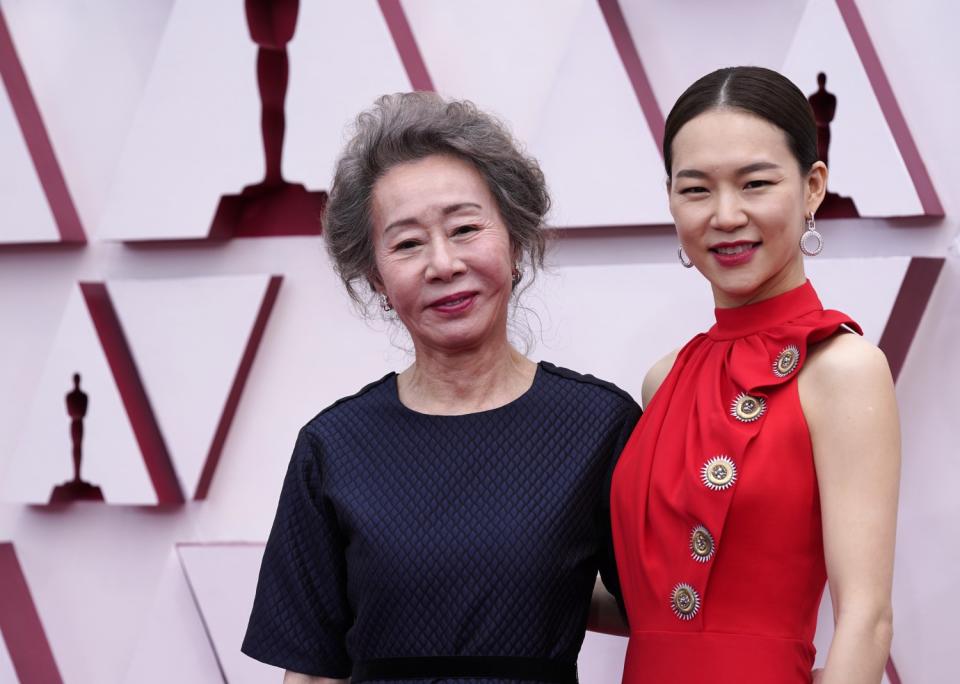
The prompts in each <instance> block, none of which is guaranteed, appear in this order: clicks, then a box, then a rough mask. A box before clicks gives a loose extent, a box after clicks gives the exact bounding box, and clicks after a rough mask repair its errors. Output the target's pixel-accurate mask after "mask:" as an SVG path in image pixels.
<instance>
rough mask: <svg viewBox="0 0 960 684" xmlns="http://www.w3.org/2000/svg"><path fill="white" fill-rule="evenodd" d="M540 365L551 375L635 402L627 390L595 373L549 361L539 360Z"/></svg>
mask: <svg viewBox="0 0 960 684" xmlns="http://www.w3.org/2000/svg"><path fill="white" fill-rule="evenodd" d="M540 367H541V368H543V370H544V371H546V372H548V373H550V374H551V375H555V376H557V377H560V378H564V379H565V380H572V381H573V382H579V383H582V384H584V385H593V386H594V387H599V388H601V389H604V390H606V391H608V392H611V393H613V394H615V395H617V396H618V397H620V398H621V399H624V400H625V401H626V402H627V403H628V404H636V403H637V401H636V400H635V399H634V398H633V397H632V396H630V393H629V392H627V391H626V390H624V389H621V388H620V387H618V386H617V385H615V384H613V383H612V382H608V381H607V380H601V379H600V378H598V377H596V376H595V375H590V374H589V373H578V372H577V371H574V370H570V369H569V368H563V367H562V366H556V365H554V364H552V363H550V362H549V361H541V362H540ZM638 405H639V404H638Z"/></svg>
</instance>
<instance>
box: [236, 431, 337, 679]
mask: <svg viewBox="0 0 960 684" xmlns="http://www.w3.org/2000/svg"><path fill="white" fill-rule="evenodd" d="M320 457H321V453H320V445H319V444H318V443H317V441H316V439H315V438H314V437H313V436H312V435H310V434H309V432H308V431H307V429H306V428H304V429H303V430H301V431H300V434H299V436H298V437H297V443H296V446H295V447H294V450H293V456H292V458H291V459H290V465H289V467H288V469H287V475H286V478H285V479H284V483H283V489H282V491H281V493H280V502H279V504H278V505H277V515H276V518H275V519H274V522H273V528H272V529H271V531H270V538H269V539H268V540H267V546H266V549H265V550H264V554H263V561H262V563H261V565H260V578H259V580H258V582H257V592H256V596H255V597H254V602H253V610H252V612H251V614H250V622H249V624H248V625H247V634H246V636H245V638H244V640H243V646H242V647H241V650H242V651H243V652H244V653H246V654H247V655H248V656H250V657H252V658H256V659H257V660H260V661H262V662H264V663H268V664H270V665H275V666H277V667H280V668H284V669H287V670H292V671H294V672H300V673H303V674H307V675H313V676H323V677H331V678H344V677H349V676H350V670H351V663H350V658H349V656H348V655H347V652H346V646H345V634H346V631H347V629H349V627H350V624H351V623H352V616H351V612H350V609H349V605H348V603H347V597H346V583H347V580H346V564H345V561H344V542H343V539H342V535H341V533H340V530H339V529H338V527H337V524H336V518H335V514H334V511H333V510H332V508H331V507H330V506H329V504H328V503H326V502H324V501H323V498H322V493H321V483H322V471H321V463H322V461H321V458H320Z"/></svg>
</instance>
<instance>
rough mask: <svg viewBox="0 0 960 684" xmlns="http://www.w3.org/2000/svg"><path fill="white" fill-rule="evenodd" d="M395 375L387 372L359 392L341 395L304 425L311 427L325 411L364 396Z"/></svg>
mask: <svg viewBox="0 0 960 684" xmlns="http://www.w3.org/2000/svg"><path fill="white" fill-rule="evenodd" d="M393 375H394V374H393V372H390V373H387V374H386V375H384V376H383V377H382V378H380V379H379V380H374V381H373V382H371V383H369V384H367V385H364V386H363V387H362V388H360V390H358V391H357V392H355V393H353V394H350V395H348V396H346V397H340V398H339V399H337V400H336V401H335V402H333V403H332V404H330V405H329V406H327V407H326V408H324V409H322V410H321V411H320V412H319V413H317V414H316V415H315V416H314V417H313V418H311V419H310V420H308V421H307V422H306V424H305V425H304V427H305V428H307V427H309V426H310V425H311V424H312V423H313V422H314V421H315V420H317V418H319V417H320V416H322V415H324V414H325V413H328V412H330V411H332V410H333V409H335V408H337V407H338V406H340V405H341V404H345V403H347V402H349V401H352V400H354V399H359V398H360V397H362V396H363V395H364V394H367V393H368V392H371V391H372V390H374V389H376V388H377V387H379V386H380V385H382V384H383V383H385V382H386V381H387V380H389V379H390V378H391V377H393Z"/></svg>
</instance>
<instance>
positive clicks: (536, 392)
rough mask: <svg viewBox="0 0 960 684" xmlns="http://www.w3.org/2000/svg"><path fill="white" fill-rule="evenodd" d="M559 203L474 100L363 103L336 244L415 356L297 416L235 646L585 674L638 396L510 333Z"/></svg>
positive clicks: (367, 662) (310, 655) (344, 271)
mask: <svg viewBox="0 0 960 684" xmlns="http://www.w3.org/2000/svg"><path fill="white" fill-rule="evenodd" d="M548 206H549V197H548V195H547V192H546V188H545V185H544V180H543V175H542V173H541V172H540V169H539V167H538V166H537V164H536V162H535V161H534V160H533V159H530V158H529V157H525V156H524V155H522V154H521V153H520V152H518V150H517V147H516V145H515V144H514V142H513V140H512V139H511V137H510V136H509V134H507V133H506V131H505V130H504V129H503V128H502V126H500V125H499V124H498V123H496V122H495V121H494V120H493V119H491V118H490V117H489V116H487V115H485V114H483V113H482V112H480V111H478V110H477V109H476V107H474V106H473V105H472V104H470V103H467V102H448V101H444V100H443V99H441V98H439V97H438V96H436V95H432V94H427V93H409V94H402V95H392V96H385V97H383V98H381V99H380V100H378V101H377V103H376V105H375V106H374V108H373V109H371V110H370V111H368V112H365V113H363V114H361V115H360V117H359V118H358V121H357V130H356V133H355V135H354V137H353V139H352V140H351V141H350V142H349V143H348V145H347V147H346V150H345V152H344V154H343V157H342V158H341V160H340V162H339V164H338V166H337V171H336V177H335V179H334V183H333V188H332V191H331V194H330V202H329V206H328V208H327V213H326V224H325V228H326V239H327V244H328V247H329V251H330V254H331V255H332V258H333V260H334V262H335V265H336V268H337V270H338V272H339V274H340V275H341V277H342V279H343V281H344V283H345V285H346V288H347V291H348V292H349V293H350V294H351V296H353V297H354V298H355V299H357V300H358V301H361V302H362V301H364V291H367V292H369V293H370V294H373V293H375V298H376V300H377V301H378V302H379V306H380V307H381V308H382V309H383V310H384V311H385V312H389V315H391V316H395V317H396V318H397V319H398V320H399V322H400V323H401V324H402V325H403V326H404V327H405V328H406V330H407V332H409V334H410V337H411V339H412V341H413V348H414V353H415V357H414V361H413V363H412V364H411V365H410V366H409V367H408V368H407V369H406V370H404V371H403V372H402V373H400V374H394V373H389V374H387V375H386V376H384V377H383V378H381V379H380V380H377V381H375V382H373V383H371V384H369V385H367V386H366V387H364V388H363V389H362V390H360V391H359V392H358V393H357V394H355V395H353V396H351V397H346V398H344V399H341V400H339V401H337V402H336V403H334V404H333V405H332V406H330V407H328V408H326V409H325V410H323V411H321V412H320V414H318V415H317V416H316V417H315V418H314V419H313V420H311V421H310V422H309V423H308V424H307V425H306V426H305V427H304V428H303V429H302V430H301V432H300V436H299V438H298V440H297V444H296V447H295V449H294V453H293V458H292V460H291V462H290V466H289V469H288V472H287V476H286V480H285V482H284V487H283V492H282V494H281V497H280V503H279V506H278V511H277V516H276V520H275V522H274V525H273V529H272V531H271V533H270V539H269V541H268V542H267V547H266V551H265V554H264V559H263V564H262V567H261V571H260V580H259V585H258V587H257V595H256V599H255V602H254V607H253V613H252V615H251V618H250V624H249V628H248V631H247V636H246V639H245V641H244V645H243V650H244V652H245V653H247V654H248V655H251V656H253V657H254V658H257V659H259V660H262V661H264V662H267V663H271V664H273V665H276V666H278V667H282V668H285V669H286V670H287V680H285V681H311V682H321V681H330V679H335V678H344V677H348V676H351V677H352V681H353V682H371V681H381V680H398V679H400V680H403V679H410V680H415V679H429V680H431V681H446V680H463V679H469V678H483V680H484V681H486V682H522V681H539V682H575V681H576V658H577V653H578V651H579V648H580V644H581V642H582V640H583V636H584V628H585V625H586V622H587V613H588V606H589V603H590V597H591V591H592V588H593V585H594V579H595V577H596V574H597V570H598V566H599V565H601V564H602V561H603V557H604V552H603V548H604V537H605V533H604V524H603V521H604V520H605V519H606V515H605V512H604V507H603V505H602V503H601V502H602V501H603V500H604V499H605V490H606V483H607V481H608V473H609V471H610V468H611V465H612V461H613V457H614V456H615V455H616V454H617V453H618V452H619V450H620V447H621V446H622V445H623V443H624V442H625V440H626V437H627V435H628V434H629V433H630V431H631V430H632V428H633V426H634V424H635V422H636V420H637V418H638V416H639V408H638V407H637V405H636V404H635V402H633V401H632V400H631V399H630V397H629V396H628V395H626V394H625V393H623V392H622V391H620V390H619V389H617V388H616V387H614V386H613V385H610V384H609V383H605V382H602V381H600V380H597V379H596V378H593V377H590V376H585V375H579V374H577V373H574V372H572V371H568V370H564V369H561V368H557V367H556V366H553V365H551V364H549V363H545V362H540V363H534V362H532V361H530V360H529V359H527V358H526V357H525V356H524V355H523V354H521V353H520V352H519V351H517V349H515V348H514V347H513V346H511V344H510V342H509V340H508V335H507V323H508V319H509V313H510V310H511V303H512V302H513V300H514V299H515V297H516V295H517V293H518V292H519V291H518V290H517V285H518V283H520V282H521V279H522V278H523V277H524V272H525V271H526V272H528V273H530V274H531V275H532V271H533V270H535V269H536V268H537V266H539V265H540V264H541V263H542V260H543V251H544V228H543V216H544V214H545V212H546V211H547V208H548ZM367 288H369V290H367Z"/></svg>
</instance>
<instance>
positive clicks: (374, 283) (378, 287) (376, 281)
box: [367, 269, 384, 294]
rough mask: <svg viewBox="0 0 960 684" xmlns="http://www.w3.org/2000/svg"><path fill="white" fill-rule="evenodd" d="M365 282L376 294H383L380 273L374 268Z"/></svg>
mask: <svg viewBox="0 0 960 684" xmlns="http://www.w3.org/2000/svg"><path fill="white" fill-rule="evenodd" d="M367 284H368V285H369V286H370V289H371V290H373V291H374V292H376V293H377V294H383V291H384V287H383V281H382V280H381V279H380V274H379V273H377V271H376V269H374V271H373V273H371V274H370V275H368V276H367Z"/></svg>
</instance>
